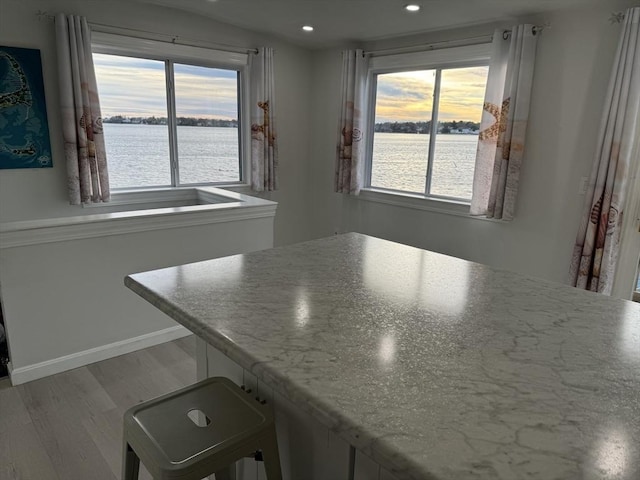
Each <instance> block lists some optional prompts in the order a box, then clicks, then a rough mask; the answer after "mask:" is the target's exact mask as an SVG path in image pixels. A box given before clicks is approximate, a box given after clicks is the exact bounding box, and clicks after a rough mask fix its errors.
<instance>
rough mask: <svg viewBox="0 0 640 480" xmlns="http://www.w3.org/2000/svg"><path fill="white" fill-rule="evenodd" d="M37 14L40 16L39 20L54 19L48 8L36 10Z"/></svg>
mask: <svg viewBox="0 0 640 480" xmlns="http://www.w3.org/2000/svg"><path fill="white" fill-rule="evenodd" d="M36 16H37V17H38V20H39V21H43V20H53V18H54V16H53V15H51V14H50V13H49V12H47V11H46V10H38V11H37V12H36Z"/></svg>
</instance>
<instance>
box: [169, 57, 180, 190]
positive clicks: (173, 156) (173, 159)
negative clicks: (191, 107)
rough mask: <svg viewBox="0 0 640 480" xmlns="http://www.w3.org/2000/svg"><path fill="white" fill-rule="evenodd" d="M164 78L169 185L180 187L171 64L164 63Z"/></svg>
mask: <svg viewBox="0 0 640 480" xmlns="http://www.w3.org/2000/svg"><path fill="white" fill-rule="evenodd" d="M165 78H166V81H167V125H168V127H169V157H170V158H169V161H170V163H171V185H172V186H173V187H177V186H178V185H180V169H179V166H178V127H177V122H178V121H177V119H176V92H175V82H174V75H173V62H172V61H171V60H166V61H165Z"/></svg>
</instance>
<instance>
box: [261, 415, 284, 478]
mask: <svg viewBox="0 0 640 480" xmlns="http://www.w3.org/2000/svg"><path fill="white" fill-rule="evenodd" d="M261 447H262V448H261V449H260V450H262V456H263V458H264V470H265V473H266V474H267V479H268V480H282V470H281V469H280V454H279V453H278V439H277V437H276V429H275V426H274V427H272V428H271V432H270V433H269V434H268V435H266V436H265V439H264V445H261Z"/></svg>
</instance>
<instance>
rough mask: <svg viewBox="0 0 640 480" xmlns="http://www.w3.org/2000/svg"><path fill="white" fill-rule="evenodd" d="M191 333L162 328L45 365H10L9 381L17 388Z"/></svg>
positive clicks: (182, 329) (50, 361) (44, 363)
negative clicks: (17, 386) (23, 384)
mask: <svg viewBox="0 0 640 480" xmlns="http://www.w3.org/2000/svg"><path fill="white" fill-rule="evenodd" d="M190 334H191V331H189V330H187V329H186V328H185V327H183V326H182V325H176V326H175V327H169V328H165V329H164V330H159V331H157V332H152V333H147V334H145V335H140V336H139V337H134V338H128V339H126V340H121V341H119V342H114V343H110V344H108V345H102V346H100V347H96V348H91V349H89V350H84V351H82V352H77V353H72V354H71V355H65V356H64V357H58V358H54V359H53V360H47V361H45V362H40V363H34V364H33V365H27V366H25V367H18V368H12V367H11V364H9V377H10V378H11V383H12V384H13V385H20V384H22V383H27V382H30V381H32V380H37V379H38V378H42V377H47V376H49V375H54V374H56V373H60V372H66V371H67V370H72V369H74V368H78V367H83V366H85V365H89V364H90V363H94V362H99V361H100V360H106V359H107V358H113V357H117V356H119V355H124V354H125V353H131V352H134V351H136V350H140V349H142V348H147V347H152V346H154V345H159V344H161V343H165V342H169V341H171V340H176V339H178V338H182V337H186V336H187V335H190Z"/></svg>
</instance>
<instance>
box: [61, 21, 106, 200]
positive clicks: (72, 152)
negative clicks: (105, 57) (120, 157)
mask: <svg viewBox="0 0 640 480" xmlns="http://www.w3.org/2000/svg"><path fill="white" fill-rule="evenodd" d="M56 43H57V50H58V75H59V83H60V106H61V108H62V134H63V137H64V152H65V157H66V161H67V181H68V188H69V201H70V203H71V204H72V205H79V204H80V203H95V202H108V201H109V197H110V194H109V174H108V172H107V158H106V155H105V148H104V135H103V131H102V115H101V113H100V102H99V100H98V87H97V84H96V75H95V71H94V68H93V57H92V56H91V32H90V30H89V25H88V24H87V21H86V19H85V18H84V17H76V16H73V15H69V16H65V15H63V14H58V15H56Z"/></svg>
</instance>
